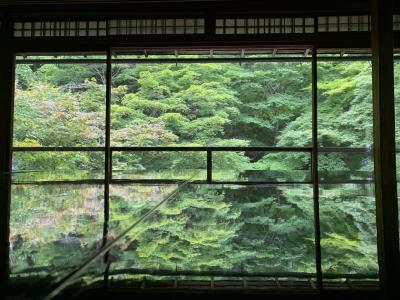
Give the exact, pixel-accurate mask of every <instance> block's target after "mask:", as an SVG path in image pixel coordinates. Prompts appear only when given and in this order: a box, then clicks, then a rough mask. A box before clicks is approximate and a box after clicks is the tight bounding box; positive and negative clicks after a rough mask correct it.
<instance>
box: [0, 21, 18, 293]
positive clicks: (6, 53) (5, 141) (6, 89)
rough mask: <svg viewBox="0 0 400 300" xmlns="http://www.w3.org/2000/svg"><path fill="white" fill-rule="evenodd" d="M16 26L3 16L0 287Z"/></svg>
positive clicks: (5, 253) (4, 267) (5, 270)
mask: <svg viewBox="0 0 400 300" xmlns="http://www.w3.org/2000/svg"><path fill="white" fill-rule="evenodd" d="M11 30H12V26H11V24H10V23H9V22H8V21H7V19H3V20H2V24H1V29H0V143H1V144H0V203H1V206H0V272H1V275H0V276H1V278H0V287H1V288H0V289H4V288H5V287H6V286H7V282H8V274H9V240H8V239H9V221H10V194H11V174H10V172H11V155H12V154H11V147H12V113H13V99H14V67H15V59H14V55H13V52H12V50H11V38H10V37H11Z"/></svg>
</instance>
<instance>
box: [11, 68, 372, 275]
mask: <svg viewBox="0 0 400 300" xmlns="http://www.w3.org/2000/svg"><path fill="white" fill-rule="evenodd" d="M318 74H319V83H318V87H319V100H318V123H319V125H318V131H319V136H318V137H319V145H320V146H321V147H332V146H333V147H371V145H372V121H371V120H372V104H371V67H370V63H368V62H352V63H348V62H346V63H340V62H321V63H319V65H318ZM112 78H113V90H112V110H111V112H112V118H111V125H112V126H111V143H112V146H174V145H175V146H176V145H181V146H241V147H246V146H288V147H291V146H299V147H309V146H311V66H310V64H309V63H305V62H291V63H288V62H287V63H251V64H250V63H243V64H237V63H229V64H212V63H204V64H178V65H175V64H174V65H169V64H168V65H166V64H145V65H129V64H120V65H114V66H113V76H112ZM104 104H105V66H104V65H79V64H74V65H61V64H60V65H51V64H35V65H18V67H17V82H16V101H15V122H14V146H81V147H86V146H104V143H105V136H104V132H105V123H104V119H105V106H104ZM310 165H311V160H310V154H309V153H307V152H293V153H287V152H270V153H267V152H251V151H243V152H216V153H213V179H214V180H216V181H218V180H219V181H221V180H224V181H234V180H241V181H247V180H253V181H281V182H290V181H295V182H304V184H299V183H298V184H286V185H279V186H278V185H267V186H262V187H259V186H257V187H251V186H247V187H246V186H238V185H233V184H224V185H214V186H210V185H200V184H197V185H194V184H193V185H190V186H187V187H185V188H184V189H183V190H182V191H181V192H180V193H179V194H178V196H177V198H176V199H175V200H174V201H172V202H170V203H169V204H168V205H167V206H166V207H164V208H162V209H161V210H160V211H159V212H157V213H156V214H155V215H153V217H152V218H151V219H150V220H148V221H147V222H146V223H144V224H142V225H141V226H139V227H138V228H136V229H135V230H134V232H132V233H131V234H130V235H129V236H128V237H126V239H124V241H123V242H121V243H119V245H118V247H116V248H115V249H114V250H113V251H112V253H111V259H112V260H113V263H112V265H111V269H113V270H115V269H119V268H128V267H129V268H135V269H141V268H143V269H162V270H218V271H221V270H223V271H247V272H255V271H257V272H263V271H265V272H268V271H277V272H279V271H289V272H290V271H293V272H310V273H312V272H315V263H314V228H313V204H312V186H311V185H310V184H307V182H309V181H310ZM103 166H104V158H103V153H102V152H64V153H57V152H56V153H50V152H33V153H26V152H17V153H15V154H14V160H13V168H14V170H15V171H28V170H29V171H33V170H34V171H35V172H24V173H21V174H17V175H15V176H14V180H15V181H17V182H20V183H22V182H24V181H26V180H28V181H35V180H49V179H53V180H54V179H55V180H56V179H82V178H102V176H104V172H103V171H102V168H103ZM205 168H206V155H205V152H177V153H174V152H136V153H134V152H115V153H113V177H114V178H122V179H124V178H145V179H154V178H159V179H160V178H161V179H162V178H163V179H171V178H179V179H184V178H189V177H190V176H192V174H194V172H197V173H196V179H205V176H206V170H205ZM372 168H373V164H372V159H371V154H370V153H341V152H333V153H325V152H323V153H321V154H320V155H319V171H320V177H321V184H320V202H321V230H322V236H323V240H322V247H323V271H324V272H329V273H364V272H376V271H377V257H376V241H375V238H376V237H375V236H376V233H375V222H374V220H375V217H374V197H373V194H374V189H373V185H372V184H365V183H364V184H361V183H360V184H350V183H343V182H345V181H346V180H349V179H371V178H372ZM338 180H339V181H338ZM328 182H329V183H328ZM334 182H338V183H336V184H334ZM174 187H175V185H169V186H159V185H153V186H145V185H139V184H130V185H119V184H114V185H112V186H111V224H110V226H111V232H110V238H112V237H114V236H116V235H117V234H118V233H119V232H121V230H122V229H123V228H126V226H128V225H130V224H131V223H132V222H133V221H134V220H135V219H137V217H139V216H140V215H141V214H142V213H144V212H145V211H147V210H148V209H149V207H151V206H152V205H155V203H158V201H160V200H161V199H162V198H163V196H164V195H166V194H167V193H168V192H170V191H171V189H173V188H174ZM11 218H12V220H11V250H12V251H11V265H12V270H13V271H14V272H17V271H20V270H23V269H29V268H33V267H42V266H45V267H50V268H57V267H60V268H64V267H66V266H67V265H68V264H70V265H73V264H78V263H79V262H80V261H81V260H82V258H83V257H85V255H87V254H88V253H90V252H91V251H93V250H95V249H98V247H99V245H100V244H101V236H102V229H103V228H102V226H103V225H102V222H103V187H102V186H101V185H89V184H86V185H71V184H63V185H56V186H54V185H26V184H19V185H15V186H14V188H13V197H12V216H11Z"/></svg>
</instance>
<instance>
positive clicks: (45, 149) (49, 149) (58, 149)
mask: <svg viewBox="0 0 400 300" xmlns="http://www.w3.org/2000/svg"><path fill="white" fill-rule="evenodd" d="M105 150H106V148H105V147H13V149H12V151H13V152H30V151H32V152H34V151H35V152H39V151H43V152H67V151H80V152H83V151H88V152H90V151H97V152H100V151H105Z"/></svg>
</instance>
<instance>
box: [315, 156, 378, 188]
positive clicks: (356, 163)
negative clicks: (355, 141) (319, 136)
mask: <svg viewBox="0 0 400 300" xmlns="http://www.w3.org/2000/svg"><path fill="white" fill-rule="evenodd" d="M321 149H322V150H323V148H321ZM348 150H351V149H348V148H343V149H342V150H339V151H337V152H332V153H319V154H318V171H319V172H318V174H319V180H320V181H321V182H323V183H329V182H330V183H334V182H336V183H339V182H345V183H346V182H350V181H351V182H354V180H364V181H365V180H366V181H371V182H373V180H374V159H373V153H372V152H367V153H352V152H346V151H348Z"/></svg>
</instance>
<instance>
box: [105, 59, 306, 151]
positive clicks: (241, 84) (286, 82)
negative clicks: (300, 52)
mask: <svg viewBox="0 0 400 300" xmlns="http://www.w3.org/2000/svg"><path fill="white" fill-rule="evenodd" d="M125 58H126V57H125ZM131 58H135V57H131ZM192 58H195V56H192ZM151 60H152V59H149V62H151ZM113 74H115V75H114V76H113V79H112V83H113V97H112V98H113V99H112V104H113V105H112V127H111V139H112V146H171V145H180V146H310V145H311V88H310V85H311V64H310V63H308V62H279V63H278V62H258V63H243V64H238V63H192V64H188V63H178V64H165V63H160V64H154V63H148V64H130V63H126V64H122V63H120V62H118V64H113Z"/></svg>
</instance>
